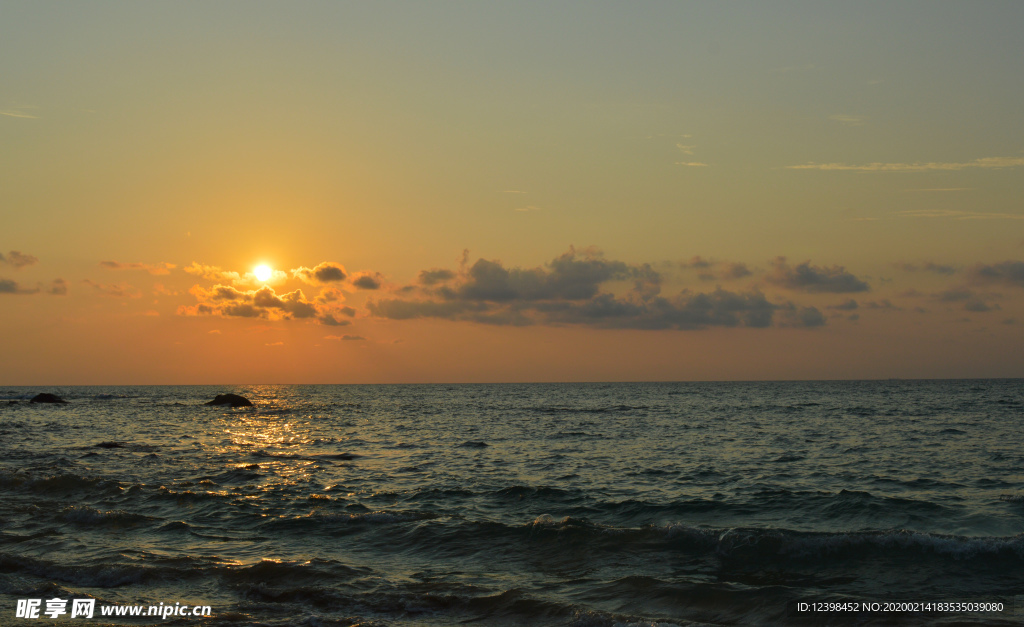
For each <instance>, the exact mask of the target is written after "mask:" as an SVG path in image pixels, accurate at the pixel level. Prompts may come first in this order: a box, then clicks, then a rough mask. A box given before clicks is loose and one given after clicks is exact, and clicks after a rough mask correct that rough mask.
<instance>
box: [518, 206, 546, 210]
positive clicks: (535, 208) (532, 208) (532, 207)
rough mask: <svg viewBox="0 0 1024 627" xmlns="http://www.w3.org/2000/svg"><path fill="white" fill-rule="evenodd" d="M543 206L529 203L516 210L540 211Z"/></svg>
mask: <svg viewBox="0 0 1024 627" xmlns="http://www.w3.org/2000/svg"><path fill="white" fill-rule="evenodd" d="M540 210H541V208H540V207H538V206H537V205H527V206H525V207H518V208H517V209H516V211H540Z"/></svg>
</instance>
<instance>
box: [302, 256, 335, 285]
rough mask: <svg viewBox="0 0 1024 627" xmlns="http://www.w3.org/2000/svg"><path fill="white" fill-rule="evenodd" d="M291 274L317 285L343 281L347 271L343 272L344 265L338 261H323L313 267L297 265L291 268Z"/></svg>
mask: <svg viewBox="0 0 1024 627" xmlns="http://www.w3.org/2000/svg"><path fill="white" fill-rule="evenodd" d="M292 276H294V277H295V278H296V279H301V280H303V281H305V282H306V283H311V284H314V285H317V284H321V283H338V282H341V281H344V280H345V279H346V278H347V277H348V273H347V272H345V267H344V266H342V265H341V264H340V263H334V262H332V261H324V262H323V263H320V264H319V265H317V266H315V267H313V268H307V267H305V266H299V267H298V268H295V269H293V270H292Z"/></svg>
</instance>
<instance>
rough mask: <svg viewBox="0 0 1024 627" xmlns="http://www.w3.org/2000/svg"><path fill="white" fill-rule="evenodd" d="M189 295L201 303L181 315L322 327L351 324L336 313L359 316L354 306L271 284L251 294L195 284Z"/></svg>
mask: <svg viewBox="0 0 1024 627" xmlns="http://www.w3.org/2000/svg"><path fill="white" fill-rule="evenodd" d="M189 293H190V294H192V295H193V296H195V298H196V300H197V301H199V302H198V303H197V304H195V305H191V306H186V305H182V306H180V307H179V308H178V315H181V316H227V317H235V318H264V319H268V320H293V319H294V320H305V319H311V320H312V319H315V320H316V321H318V322H319V323H320V324H324V325H329V326H340V325H344V324H348V322H347V321H342V320H338V319H337V318H336V317H335V316H336V314H341V313H344V312H345V311H346V310H349V311H351V312H352V313H353V314H354V313H355V310H353V309H351V308H350V307H345V308H342V309H340V310H339V309H337V308H336V307H334V306H331V305H326V304H324V303H317V302H314V301H310V300H309V299H307V298H306V295H305V294H304V293H303V292H302V290H295V291H292V292H288V293H285V294H278V293H277V292H275V291H274V288H272V287H270V286H269V285H264V286H263V287H260V288H259V289H254V290H248V291H243V290H239V289H238V288H235V287H233V286H230V285H215V286H213V287H211V288H204V287H202V286H200V285H194V286H192V288H191V289H190V290H189Z"/></svg>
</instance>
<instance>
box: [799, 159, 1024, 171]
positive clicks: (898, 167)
mask: <svg viewBox="0 0 1024 627" xmlns="http://www.w3.org/2000/svg"><path fill="white" fill-rule="evenodd" d="M1021 166H1024V157H985V158H983V159H975V160H974V161H964V162H938V161H929V162H925V163H917V162H915V163H882V162H874V163H865V164H861V165H852V164H848V163H805V164H803V165H787V166H786V169H787V170H829V171H837V172H840V171H846V172H934V171H944V172H950V171H957V170H969V169H974V168H980V169H1000V168H1019V167H1021Z"/></svg>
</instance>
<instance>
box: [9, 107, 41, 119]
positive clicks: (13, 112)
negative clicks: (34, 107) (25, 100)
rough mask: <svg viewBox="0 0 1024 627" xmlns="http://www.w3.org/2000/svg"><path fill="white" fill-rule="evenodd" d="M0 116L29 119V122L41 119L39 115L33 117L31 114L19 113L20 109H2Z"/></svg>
mask: <svg viewBox="0 0 1024 627" xmlns="http://www.w3.org/2000/svg"><path fill="white" fill-rule="evenodd" d="M0 115H6V116H7V117H10V118H27V119H29V120H38V119H39V116H38V115H31V114H29V113H25V112H24V111H19V110H18V109H0Z"/></svg>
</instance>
